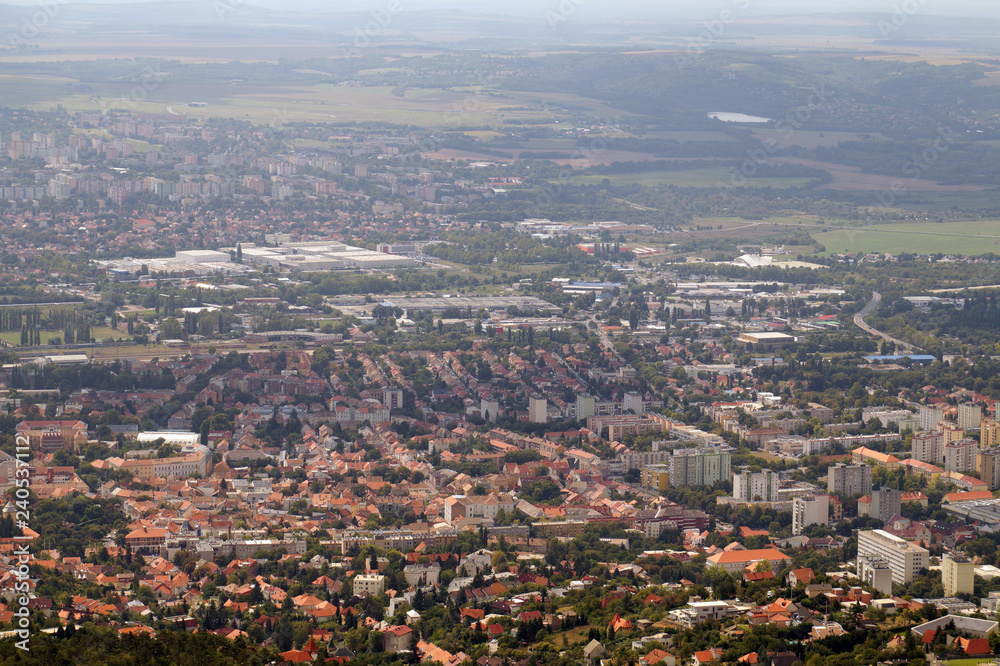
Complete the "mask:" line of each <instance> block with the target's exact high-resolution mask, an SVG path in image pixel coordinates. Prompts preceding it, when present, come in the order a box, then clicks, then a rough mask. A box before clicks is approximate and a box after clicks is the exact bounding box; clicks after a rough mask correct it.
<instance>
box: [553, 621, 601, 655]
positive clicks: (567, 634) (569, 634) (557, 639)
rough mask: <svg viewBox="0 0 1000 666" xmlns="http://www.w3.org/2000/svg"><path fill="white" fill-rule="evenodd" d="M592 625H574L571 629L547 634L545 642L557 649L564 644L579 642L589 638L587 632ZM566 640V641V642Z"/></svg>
mask: <svg viewBox="0 0 1000 666" xmlns="http://www.w3.org/2000/svg"><path fill="white" fill-rule="evenodd" d="M591 627H592V625H589V624H587V625H584V626H580V627H573V628H572V629H570V630H569V631H560V632H558V633H555V634H552V635H551V636H547V637H546V638H545V640H544V641H542V642H543V643H548V644H549V645H551V646H553V647H554V648H556V649H559V648H562V646H563V645H566V646H567V647H568V646H570V645H572V644H573V643H578V642H580V641H582V640H585V639H586V638H587V634H588V633H589V632H590V629H591ZM564 641H565V642H564Z"/></svg>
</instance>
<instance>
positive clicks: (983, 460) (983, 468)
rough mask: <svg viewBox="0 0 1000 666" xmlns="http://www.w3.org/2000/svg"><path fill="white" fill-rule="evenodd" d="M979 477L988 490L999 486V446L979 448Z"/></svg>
mask: <svg viewBox="0 0 1000 666" xmlns="http://www.w3.org/2000/svg"><path fill="white" fill-rule="evenodd" d="M978 466H979V478H980V479H982V480H983V483H985V484H986V487H987V488H989V489H990V490H996V489H997V488H1000V448H997V449H980V450H979V465H978Z"/></svg>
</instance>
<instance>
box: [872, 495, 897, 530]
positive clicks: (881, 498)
mask: <svg viewBox="0 0 1000 666" xmlns="http://www.w3.org/2000/svg"><path fill="white" fill-rule="evenodd" d="M902 507H903V493H901V492H900V491H898V490H896V489H894V488H886V487H885V486H883V487H882V489H881V490H874V491H872V509H871V516H872V518H878V519H879V521H881V522H882V524H883V525H885V524H886V523H888V522H889V520H890V519H891V518H892V517H893V516H895V515H897V514H899V513H900V511H901V510H902Z"/></svg>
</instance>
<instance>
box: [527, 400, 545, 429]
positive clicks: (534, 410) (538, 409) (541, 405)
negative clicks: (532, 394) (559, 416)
mask: <svg viewBox="0 0 1000 666" xmlns="http://www.w3.org/2000/svg"><path fill="white" fill-rule="evenodd" d="M548 412H549V403H548V401H547V400H546V399H545V398H528V421H530V422H531V423H545V422H546V421H548V420H549V415H548Z"/></svg>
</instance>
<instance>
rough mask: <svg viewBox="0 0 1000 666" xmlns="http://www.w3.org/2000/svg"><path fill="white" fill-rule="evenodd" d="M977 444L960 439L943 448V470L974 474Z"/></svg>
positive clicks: (972, 440) (973, 441) (971, 440)
mask: <svg viewBox="0 0 1000 666" xmlns="http://www.w3.org/2000/svg"><path fill="white" fill-rule="evenodd" d="M978 454H979V443H978V442H976V440H974V439H971V438H969V439H961V440H959V441H957V442H949V443H948V444H945V446H944V468H945V471H948V472H962V473H963V474H964V473H966V472H975V471H976V463H977V462H978Z"/></svg>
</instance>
